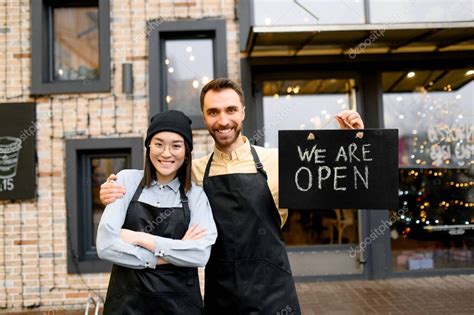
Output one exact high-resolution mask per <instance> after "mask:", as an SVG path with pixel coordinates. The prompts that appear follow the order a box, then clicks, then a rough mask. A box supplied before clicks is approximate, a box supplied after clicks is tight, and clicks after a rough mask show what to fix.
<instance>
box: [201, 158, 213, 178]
mask: <svg viewBox="0 0 474 315" xmlns="http://www.w3.org/2000/svg"><path fill="white" fill-rule="evenodd" d="M213 158H214V152H212V154H211V156H210V157H209V161H207V165H206V170H205V171H204V178H203V180H204V181H206V180H207V178H208V177H209V171H210V170H211V164H212V159H213Z"/></svg>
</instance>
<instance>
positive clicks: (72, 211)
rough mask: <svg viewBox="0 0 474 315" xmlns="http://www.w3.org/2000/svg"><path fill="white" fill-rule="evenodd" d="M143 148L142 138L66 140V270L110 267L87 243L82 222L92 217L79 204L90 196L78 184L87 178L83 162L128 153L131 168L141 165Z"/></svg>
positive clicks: (88, 230)
mask: <svg viewBox="0 0 474 315" xmlns="http://www.w3.org/2000/svg"><path fill="white" fill-rule="evenodd" d="M126 151H129V152H126ZM143 152H144V150H143V139H142V138H122V139H110V138H109V139H71V140H66V196H67V197H66V205H67V231H68V237H67V238H68V240H69V241H68V244H67V248H68V250H67V271H68V273H72V274H76V273H99V272H109V271H110V268H111V263H110V262H108V261H103V260H100V259H99V257H98V255H97V252H96V251H95V249H94V248H92V247H90V248H88V247H87V245H86V243H87V242H88V241H90V233H91V232H92V229H91V228H90V227H87V226H85V224H87V222H89V220H90V218H89V219H88V217H92V216H91V214H92V208H91V207H90V206H85V207H81V206H80V205H81V204H83V203H84V202H86V201H88V197H90V196H88V194H87V193H86V192H85V191H84V190H83V185H81V183H82V182H84V180H87V178H88V174H86V173H85V172H83V170H84V167H87V165H86V164H87V163H90V159H91V158H94V157H97V156H100V157H113V156H123V155H124V154H125V155H127V154H128V157H129V159H130V164H129V165H130V168H133V169H143V160H144V159H143ZM81 156H85V157H81ZM81 171H82V172H81ZM89 201H90V200H89ZM86 221H87V222H86ZM84 231H85V232H84Z"/></svg>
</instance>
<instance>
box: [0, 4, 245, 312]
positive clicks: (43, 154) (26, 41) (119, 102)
mask: <svg viewBox="0 0 474 315" xmlns="http://www.w3.org/2000/svg"><path fill="white" fill-rule="evenodd" d="M32 1H40V0H32ZM110 2H111V13H110V16H111V58H112V59H111V60H112V65H111V67H112V91H111V93H100V94H68V95H51V96H42V97H40V98H32V97H30V96H29V90H30V81H31V79H30V77H31V71H30V67H31V46H30V39H31V31H32V30H31V29H30V0H12V1H10V0H8V1H3V2H2V4H0V103H8V102H11V103H16V102H36V103H37V119H38V124H37V156H38V163H37V190H38V197H37V199H35V200H30V201H24V202H6V201H3V202H0V312H2V311H6V312H16V311H24V310H27V309H29V310H35V311H44V310H51V309H56V310H61V309H80V308H83V307H84V306H85V304H86V301H87V298H88V297H89V296H93V297H95V298H96V295H97V294H98V295H100V296H102V297H105V293H106V289H107V284H108V278H109V274H82V276H79V275H75V274H68V273H67V248H68V244H67V232H66V224H67V221H66V220H67V219H66V196H65V191H66V187H65V169H66V167H67V165H65V139H71V138H104V137H105V138H113V137H128V136H142V135H143V134H144V133H145V131H146V127H147V124H148V118H149V117H148V109H149V105H148V86H147V84H148V81H147V80H148V61H147V40H146V30H145V25H146V21H147V20H151V19H157V18H161V19H164V20H176V19H199V18H203V17H225V18H226V20H227V51H228V73H229V77H230V78H232V79H234V80H239V77H240V74H239V69H240V68H239V49H238V24H237V22H236V19H235V16H234V14H235V10H234V9H235V7H234V6H235V3H234V0H222V1H220V0H195V1H191V0H188V1H171V0H161V1H160V0H129V1H126V0H111V1H110ZM124 62H127V63H133V69H134V95H133V96H132V97H130V96H126V95H124V94H123V93H122V86H121V82H122V78H121V64H122V63H124ZM194 141H195V156H202V155H203V154H205V153H207V152H209V150H210V149H212V145H213V143H212V139H210V137H209V136H208V134H207V131H205V130H197V131H195V139H194Z"/></svg>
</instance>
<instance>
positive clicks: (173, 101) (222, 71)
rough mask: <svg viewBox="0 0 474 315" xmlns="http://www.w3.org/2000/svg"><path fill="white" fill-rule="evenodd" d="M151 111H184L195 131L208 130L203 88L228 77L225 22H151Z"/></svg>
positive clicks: (152, 112)
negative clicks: (217, 79)
mask: <svg viewBox="0 0 474 315" xmlns="http://www.w3.org/2000/svg"><path fill="white" fill-rule="evenodd" d="M147 29H148V30H149V31H150V45H149V54H148V55H149V61H150V62H149V73H150V111H151V115H154V114H156V113H158V112H160V111H163V110H167V109H177V110H181V111H183V112H184V113H185V114H187V115H188V116H190V117H191V119H192V121H193V128H195V129H197V128H204V124H203V122H202V116H201V107H200V102H199V96H200V93H201V88H202V87H203V86H204V85H205V84H206V83H207V82H208V81H209V80H212V79H214V78H217V77H226V76H227V49H226V45H227V43H226V38H225V36H226V35H225V34H226V29H225V21H224V20H200V21H176V22H161V21H150V22H149V23H148V26H147Z"/></svg>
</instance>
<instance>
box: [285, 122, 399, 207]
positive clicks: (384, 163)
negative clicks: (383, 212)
mask: <svg viewBox="0 0 474 315" xmlns="http://www.w3.org/2000/svg"><path fill="white" fill-rule="evenodd" d="M278 143H279V153H278V154H279V186H280V187H279V193H280V195H279V199H280V207H281V208H292V209H340V208H346V209H347V208H348V209H392V208H394V209H395V208H397V207H398V130H396V129H364V130H281V131H279V134H278Z"/></svg>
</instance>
